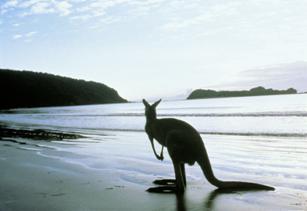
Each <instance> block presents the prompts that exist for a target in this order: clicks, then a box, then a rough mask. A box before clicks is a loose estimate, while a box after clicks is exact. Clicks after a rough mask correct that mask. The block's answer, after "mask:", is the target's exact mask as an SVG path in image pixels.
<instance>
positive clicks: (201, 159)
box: [143, 99, 275, 193]
mask: <svg viewBox="0 0 307 211" xmlns="http://www.w3.org/2000/svg"><path fill="white" fill-rule="evenodd" d="M160 102H161V99H160V100H159V101H157V102H155V103H154V104H152V105H150V104H149V103H148V102H147V101H146V100H145V99H143V104H144V105H145V116H146V125H145V131H146V133H147V135H148V137H149V140H150V142H151V146H152V149H153V152H154V154H155V156H156V158H157V159H158V160H163V159H164V158H163V149H164V147H167V150H168V153H169V155H170V158H171V160H172V162H173V166H174V170H175V180H170V179H168V180H166V179H164V180H163V179H162V180H155V181H154V183H155V184H160V185H169V186H168V188H166V187H167V186H160V187H155V188H149V189H148V191H149V192H165V191H164V190H168V192H170V190H172V192H177V193H182V192H184V191H185V187H186V175H185V167H184V164H189V165H193V164H194V163H195V162H197V163H198V164H199V166H200V167H201V169H202V171H203V173H204V175H205V177H206V178H207V180H208V181H209V182H210V183H211V184H212V185H214V186H216V187H217V188H218V189H233V190H275V189H274V188H273V187H270V186H266V185H262V184H257V183H251V182H241V181H222V180H219V179H218V178H216V177H215V175H214V173H213V170H212V167H211V164H210V160H209V157H208V154H207V151H206V148H205V145H204V143H203V141H202V138H201V136H200V134H199V133H198V132H197V130H196V129H195V128H193V127H192V126H191V125H190V124H188V123H187V122H184V121H182V120H179V119H174V118H163V119H158V118H157V114H156V107H157V106H158V104H159V103H160ZM154 139H156V140H157V141H158V142H159V143H160V144H161V145H162V149H161V153H160V155H158V154H157V152H156V150H155V147H154Z"/></svg>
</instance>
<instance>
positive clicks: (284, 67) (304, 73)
mask: <svg viewBox="0 0 307 211" xmlns="http://www.w3.org/2000/svg"><path fill="white" fill-rule="evenodd" d="M306 81H307V62H306V61H298V62H293V63H285V64H279V65H272V66H264V67H259V68H253V69H250V70H245V71H242V72H240V73H239V74H238V75H237V77H236V79H235V80H234V81H233V82H230V83H224V84H220V85H218V86H213V87H215V88H222V89H223V88H227V89H246V88H252V87H255V86H264V87H267V88H277V89H287V88H289V87H293V88H295V89H298V90H299V91H301V92H303V91H307V83H306Z"/></svg>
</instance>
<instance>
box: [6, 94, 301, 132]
mask: <svg viewBox="0 0 307 211" xmlns="http://www.w3.org/2000/svg"><path fill="white" fill-rule="evenodd" d="M157 115H158V118H179V119H182V120H184V121H187V122H189V123H190V124H191V125H193V126H194V127H195V128H196V129H197V130H198V131H199V132H200V133H201V134H217V135H250V136H280V137H289V138H291V137H307V94H297V95H274V96H259V97H232V98H215V99H200V100H183V101H162V102H161V103H160V105H159V106H158V108H157ZM0 121H2V122H10V123H11V124H12V123H15V124H16V123H18V124H23V125H28V126H40V127H48V128H50V127H51V128H62V129H64V128H65V129H69V130H74V129H79V130H82V129H84V130H87V131H88V130H99V131H101V130H116V131H140V132H141V131H143V130H144V125H145V117H144V106H143V104H142V103H141V102H139V103H123V104H105V105H89V106H67V107H47V108H30V109H13V110H10V111H9V112H4V113H2V114H0Z"/></svg>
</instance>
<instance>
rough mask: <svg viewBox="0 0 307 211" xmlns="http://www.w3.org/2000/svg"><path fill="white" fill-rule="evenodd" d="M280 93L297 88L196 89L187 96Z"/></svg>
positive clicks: (244, 95) (203, 96)
mask: <svg viewBox="0 0 307 211" xmlns="http://www.w3.org/2000/svg"><path fill="white" fill-rule="evenodd" d="M281 94H297V90H296V89H293V88H289V89H287V90H274V89H266V88H264V87H262V86H258V87H255V88H252V89H250V90H242V91H215V90H211V89H196V90H194V91H193V92H192V93H191V94H190V95H189V96H188V98H187V99H188V100H190V99H200V98H221V97H246V96H260V95H281Z"/></svg>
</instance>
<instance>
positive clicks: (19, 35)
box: [12, 34, 23, 40]
mask: <svg viewBox="0 0 307 211" xmlns="http://www.w3.org/2000/svg"><path fill="white" fill-rule="evenodd" d="M22 37H23V36H22V35H21V34H15V35H13V37H12V38H13V40H18V39H20V38H22Z"/></svg>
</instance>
